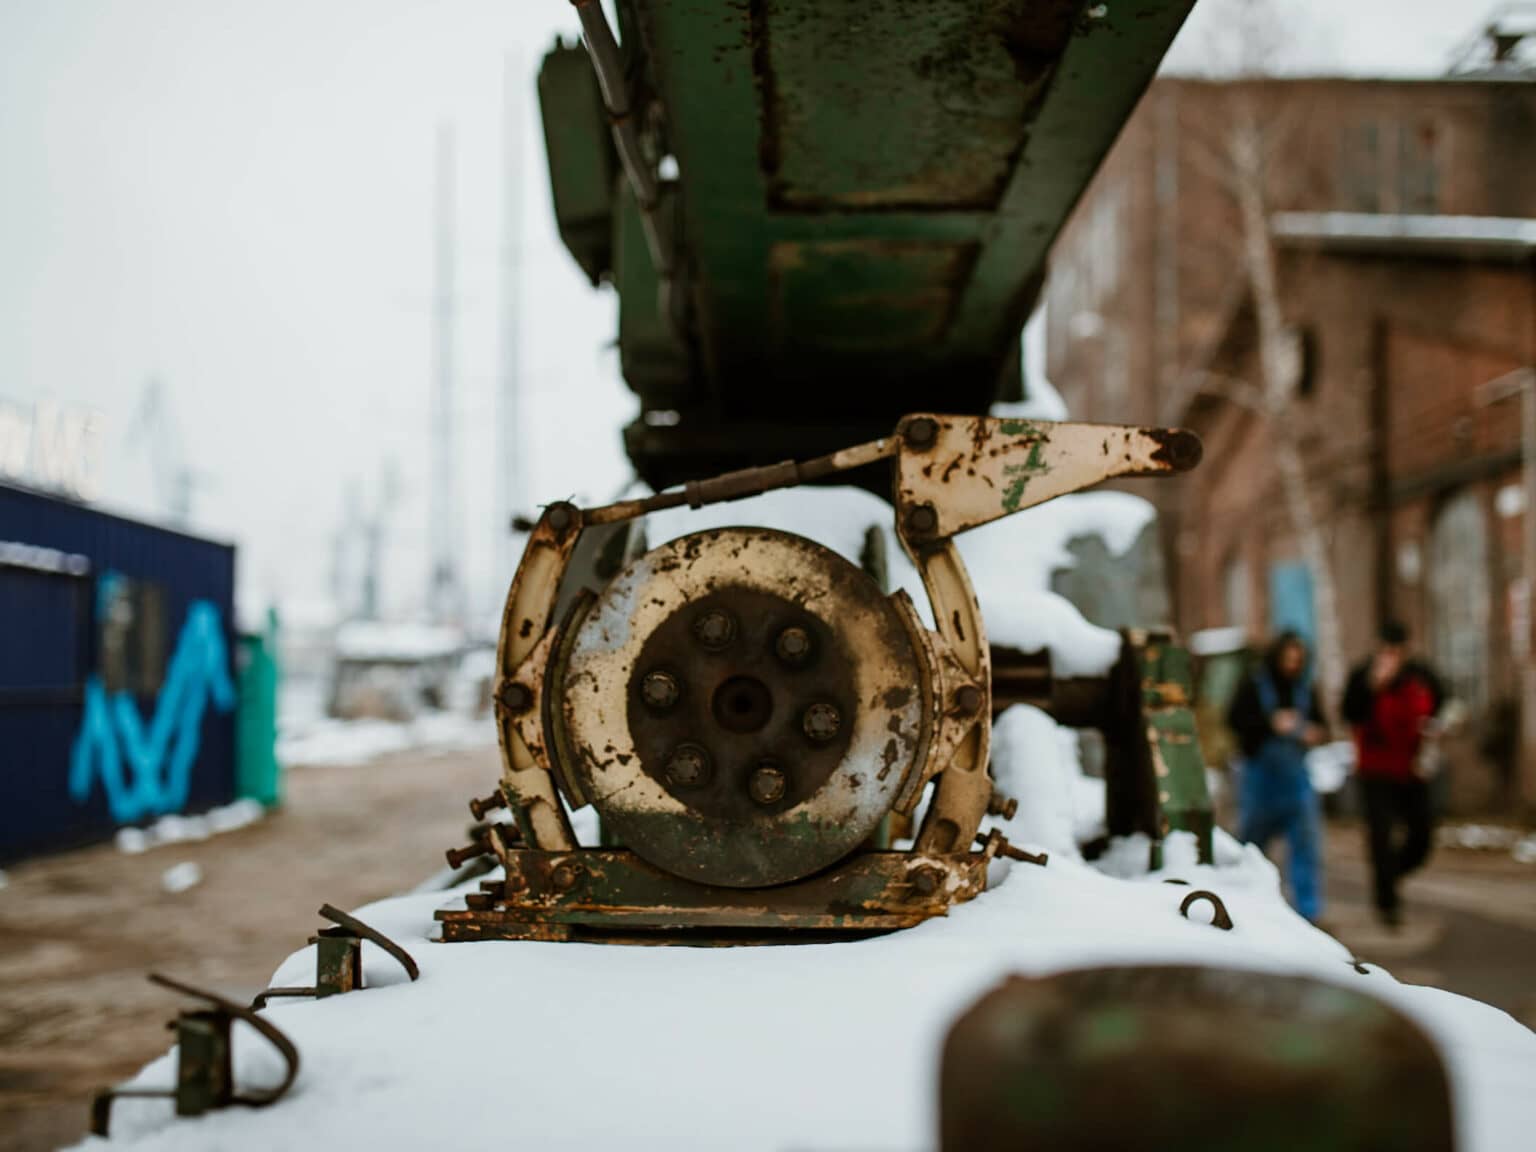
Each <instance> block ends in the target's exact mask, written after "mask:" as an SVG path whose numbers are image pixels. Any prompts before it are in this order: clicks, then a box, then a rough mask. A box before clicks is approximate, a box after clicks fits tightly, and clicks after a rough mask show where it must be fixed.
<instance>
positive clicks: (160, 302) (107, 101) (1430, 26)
mask: <svg viewBox="0 0 1536 1152" xmlns="http://www.w3.org/2000/svg"><path fill="white" fill-rule="evenodd" d="M1110 2H1111V5H1113V0H1110ZM1241 3H1242V0H1202V3H1201V4H1200V6H1199V8H1198V9H1197V11H1196V15H1195V16H1194V17H1193V18H1192V20H1191V22H1190V24H1189V25H1188V26H1187V27H1186V30H1185V32H1184V34H1183V35H1182V36H1181V38H1180V41H1179V43H1178V44H1177V45H1176V46H1175V51H1174V54H1173V57H1172V59H1173V60H1174V61H1176V62H1177V64H1178V65H1179V66H1180V67H1182V68H1185V69H1190V68H1200V67H1201V66H1202V65H1203V63H1204V62H1205V61H1207V60H1208V59H1209V58H1210V56H1211V54H1212V51H1213V49H1212V44H1213V43H1214V41H1213V39H1212V37H1213V36H1216V35H1217V34H1218V33H1219V31H1220V28H1221V25H1222V22H1223V17H1224V14H1225V13H1229V12H1230V11H1231V10H1232V8H1233V7H1234V5H1240V4H1241ZM1491 7H1493V5H1492V4H1489V3H1486V2H1484V0H1472V2H1470V3H1462V2H1456V3H1452V2H1450V0H1351V2H1350V3H1347V4H1341V3H1338V0H1281V3H1280V8H1281V9H1282V10H1283V11H1284V12H1285V14H1286V24H1287V26H1288V28H1289V29H1290V30H1291V31H1292V32H1293V33H1294V36H1293V39H1292V46H1291V49H1290V52H1289V56H1288V58H1287V60H1286V61H1285V63H1286V65H1287V67H1288V68H1289V69H1290V70H1299V71H1319V72H1338V71H1347V72H1351V73H1373V72H1374V73H1391V74H1398V75H1400V74H1435V73H1438V72H1440V71H1442V70H1443V69H1444V66H1445V63H1446V61H1447V58H1448V56H1449V54H1450V53H1451V51H1452V50H1453V49H1454V48H1455V46H1456V45H1457V44H1459V43H1461V42H1463V41H1464V40H1465V39H1466V38H1467V36H1468V35H1469V34H1470V33H1472V32H1473V31H1474V30H1475V29H1476V27H1477V26H1478V25H1479V24H1480V23H1481V21H1482V19H1483V17H1484V15H1485V13H1486V12H1487V10H1488V9H1489V8H1491ZM574 28H575V20H574V14H573V12H572V9H571V7H570V4H569V3H568V2H567V0H451V2H450V0H0V398H5V399H10V400H16V401H22V402H29V401H35V400H37V399H39V398H44V397H46V398H53V399H57V400H59V401H61V402H63V403H66V404H73V405H85V406H90V407H93V408H95V409H98V410H100V412H101V413H102V415H103V417H104V419H105V422H106V424H105V426H106V435H105V440H104V443H105V455H104V458H103V478H104V481H105V488H106V491H105V494H104V496H103V503H106V504H109V505H112V506H115V507H120V508H124V509H127V510H130V511H133V512H136V513H139V514H144V515H150V516H154V515H156V514H157V512H158V511H159V508H158V507H157V493H156V490H155V485H154V484H153V483H152V480H151V470H150V464H149V459H148V453H149V451H150V447H151V446H150V445H149V444H147V443H146V442H145V440H144V438H143V437H142V436H141V437H139V438H138V439H137V441H134V440H133V439H132V438H130V435H129V434H130V431H131V429H132V426H133V424H134V413H135V410H136V408H137V406H138V404H139V402H140V398H141V396H142V391H143V387H144V382H145V381H146V379H148V378H149V377H150V376H151V375H158V376H159V377H160V378H161V379H162V380H163V381H164V382H165V386H166V389H167V392H168V396H169V400H170V407H171V409H172V411H173V413H174V417H175V426H176V429H177V431H178V433H179V435H178V436H177V437H176V439H177V440H178V441H179V443H178V444H177V445H176V450H177V451H178V452H180V453H181V454H182V455H183V456H184V459H185V464H186V465H187V466H188V467H190V468H191V469H193V470H194V471H195V472H196V473H197V474H198V476H199V478H200V485H199V487H198V489H197V491H196V495H195V500H194V522H195V524H196V525H197V526H198V527H199V528H200V529H202V530H205V531H207V532H209V533H210V534H213V535H216V536H219V537H222V538H225V539H231V540H234V541H236V542H237V543H239V545H240V546H241V567H240V581H241V584H242V588H241V595H242V599H243V600H245V601H246V602H260V601H266V600H270V599H277V598H283V599H290V600H299V599H305V600H314V599H317V598H321V597H324V596H326V595H327V594H328V591H329V587H328V573H329V569H330V562H331V545H332V539H333V536H334V534H335V531H336V528H337V525H338V523H339V522H340V521H341V519H342V516H343V512H344V509H345V507H346V503H347V500H348V498H349V492H351V491H357V492H360V493H361V494H362V497H363V500H364V503H365V504H371V503H372V502H373V501H374V500H376V499H377V495H378V492H379V489H380V484H379V478H380V476H381V475H382V471H383V469H384V467H385V465H386V461H390V460H392V461H393V462H394V463H395V466H396V467H397V468H398V471H399V476H400V481H401V486H400V487H401V494H400V498H399V500H398V503H397V504H396V506H395V509H394V513H393V516H392V519H391V521H390V531H389V535H388V557H389V560H388V565H387V568H386V585H385V590H384V591H385V596H386V600H387V602H388V604H389V605H390V606H391V607H392V609H394V610H395V611H397V612H402V613H403V612H408V611H410V610H411V609H412V608H413V607H415V606H417V605H419V604H420V602H421V596H422V592H423V588H424V584H425V580H426V574H427V571H428V566H427V565H428V562H427V556H426V542H427V536H428V518H429V514H430V512H429V508H428V500H427V489H426V479H427V460H428V451H429V444H428V439H427V435H426V429H427V419H428V413H429V410H430V409H429V402H428V398H429V394H430V393H429V382H430V347H431V345H430V303H431V292H432V281H431V270H432V179H433V159H432V158H433V148H434V136H435V133H436V130H437V126H438V124H440V123H443V122H449V123H451V124H453V126H454V129H455V132H456V137H457V153H458V160H459V167H458V172H459V181H458V188H459V194H458V198H457V206H458V224H459V243H458V245H457V252H456V256H457V261H458V267H459V291H460V297H461V300H460V304H461V307H460V310H459V323H458V331H457V341H456V350H457V358H458V365H459V373H458V379H457V388H458V400H457V404H456V412H455V428H456V433H457V445H458V471H457V476H458V484H459V495H460V499H459V507H460V510H461V511H460V516H459V524H460V538H461V541H462V545H463V549H464V560H465V569H466V576H467V579H468V582H469V588H470V591H471V593H472V594H473V596H474V598H475V602H476V604H477V605H479V606H481V607H482V608H483V607H484V606H487V605H489V604H491V603H493V602H494V600H495V599H496V598H497V597H498V596H499V589H497V587H496V585H497V582H498V580H500V579H502V578H503V577H501V576H500V575H499V573H498V572H497V571H496V567H497V566H496V564H495V561H494V556H495V551H496V543H497V539H498V534H497V525H496V523H495V519H494V510H495V502H494V498H493V486H494V484H495V483H496V475H497V472H496V464H495V420H496V411H497V408H496V388H497V379H498V344H497V328H498V301H499V294H498V291H499V290H498V260H499V252H500V246H501V225H500V220H501V214H500V204H501V201H502V197H503V184H502V179H501V172H502V156H501V126H500V122H501V107H502V103H503V101H502V73H503V67H504V64H505V62H506V61H507V60H508V59H511V60H512V61H513V64H514V67H515V68H516V69H517V70H518V71H519V72H520V73H521V74H522V75H524V76H525V80H524V83H523V84H522V86H521V90H522V91H523V92H524V93H525V98H524V99H523V101H522V119H523V126H522V131H521V136H522V141H523V147H522V168H523V172H524V177H523V181H522V183H521V188H520V192H521V201H522V206H523V210H522V229H521V251H522V260H521V269H522V275H521V293H522V300H523V302H524V305H525V307H524V309H523V318H522V321H521V331H522V335H523V340H522V346H521V352H520V357H519V364H520V380H521V385H522V390H523V400H522V405H523V411H524V414H525V417H526V421H525V422H526V426H527V428H528V432H527V434H526V435H525V437H524V441H523V451H524V453H525V463H524V466H523V469H522V471H523V475H524V477H525V478H526V481H527V504H528V505H529V506H532V505H533V504H535V503H544V502H547V501H549V500H551V499H555V498H559V497H564V496H570V495H582V496H586V497H589V498H593V499H605V498H607V497H609V496H611V495H612V493H613V492H614V491H615V490H616V489H617V488H618V487H619V486H620V485H621V484H623V483H624V481H625V479H626V476H627V469H626V465H625V462H624V460H623V456H622V450H621V447H620V443H619V439H618V428H619V427H620V426H621V425H622V424H623V423H624V422H626V421H627V420H628V419H629V418H630V417H631V415H632V413H633V412H634V410H635V402H634V400H633V398H632V396H631V395H630V394H629V393H628V392H627V390H626V389H625V388H624V386H623V384H622V382H621V381H620V380H619V378H618V372H617V356H616V355H615V353H614V351H613V350H612V349H611V347H610V345H611V342H612V339H613V336H614V325H615V315H616V314H615V308H614V304H613V298H612V296H611V294H609V293H607V292H603V293H598V292H595V291H593V290H592V289H590V288H589V287H588V286H587V284H586V282H585V280H584V279H583V278H582V277H581V276H580V274H579V272H578V271H577V270H576V267H575V265H574V263H573V262H572V261H571V260H570V259H569V258H568V257H567V256H566V254H565V252H564V249H563V248H561V247H560V245H559V241H558V239H557V237H556V235H555V231H554V225H553V219H552V214H551V210H550V206H549V193H548V183H547V180H546V177H545V172H544V160H543V143H542V137H541V133H540V130H539V128H538V122H537V119H536V108H535V107H534V98H533V88H532V83H533V81H532V77H533V74H534V72H535V71H536V69H537V66H538V60H539V57H540V56H541V55H542V53H543V51H544V50H545V49H546V48H547V47H548V45H549V44H550V42H551V41H552V39H553V37H554V36H555V34H556V32H557V31H566V32H574Z"/></svg>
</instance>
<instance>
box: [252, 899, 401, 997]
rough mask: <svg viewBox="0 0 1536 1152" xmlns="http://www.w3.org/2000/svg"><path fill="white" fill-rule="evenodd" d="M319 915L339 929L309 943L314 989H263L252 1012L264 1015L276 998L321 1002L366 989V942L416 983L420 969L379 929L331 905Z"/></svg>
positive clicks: (322, 932) (326, 930) (321, 933)
mask: <svg viewBox="0 0 1536 1152" xmlns="http://www.w3.org/2000/svg"><path fill="white" fill-rule="evenodd" d="M320 915H321V916H322V917H323V918H325V919H326V920H329V921H330V922H331V923H332V924H334V925H336V926H335V927H334V928H322V929H320V931H319V932H318V933H317V934H316V935H314V936H311V937H310V938H309V942H310V943H311V944H314V945H316V951H315V984H314V987H312V988H267V989H264V990H263V991H261V992H258V993H257V994H256V999H254V1000H252V1001H251V1011H253V1012H259V1011H261V1009H263V1008H265V1007H266V1006H267V1001H268V1000H270V999H272V998H273V997H274V996H313V997H315V998H317V999H319V998H323V997H326V996H335V995H338V994H340V993H342V992H355V991H358V990H360V989H361V988H362V987H363V941H364V940H368V941H370V942H371V943H374V944H377V945H378V946H379V947H380V948H382V949H384V951H386V952H388V953H389V954H390V955H391V956H393V957H394V958H395V959H396V960H398V961H399V962H400V967H402V968H404V969H405V974H406V975H407V976H409V977H410V978H411V979H412V980H413V981H414V980H416V979H417V978H418V977H419V976H420V975H421V969H420V968H418V967H417V966H416V961H415V960H413V959H412V958H411V955H410V953H408V952H407V951H406V950H405V949H404V948H402V947H400V945H398V944H396V943H395V942H394V941H393V940H391V939H390V938H389V937H388V936H386V935H384V933H382V932H380V931H378V929H376V928H370V927H369V926H368V925H367V924H364V923H363V922H362V921H361V920H359V919H358V918H357V917H356V916H353V915H351V914H350V913H347V912H343V911H342V910H341V909H340V908H337V907H336V906H335V905H332V904H324V905H322V906H321V908H320Z"/></svg>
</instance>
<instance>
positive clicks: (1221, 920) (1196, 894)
mask: <svg viewBox="0 0 1536 1152" xmlns="http://www.w3.org/2000/svg"><path fill="white" fill-rule="evenodd" d="M1201 900H1204V901H1206V902H1207V903H1208V904H1210V906H1211V927H1212V928H1220V929H1221V930H1222V931H1223V932H1230V931H1231V930H1232V917H1231V916H1229V915H1228V914H1227V906H1226V905H1225V904H1223V903H1222V902H1221V897H1220V896H1218V895H1216V893H1214V892H1208V891H1207V890H1206V889H1204V888H1197V889H1195V890H1194V891H1193V892H1191V893H1190V894H1189V895H1188V896H1186V897H1184V901H1183V903H1181V904H1180V905H1179V915H1180V916H1182V917H1184V919H1186V920H1188V919H1189V910H1190V908H1191V907H1192V906H1193V905H1195V904H1196V903H1198V902H1199V901H1201Z"/></svg>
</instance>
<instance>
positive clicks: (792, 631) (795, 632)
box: [773, 624, 811, 668]
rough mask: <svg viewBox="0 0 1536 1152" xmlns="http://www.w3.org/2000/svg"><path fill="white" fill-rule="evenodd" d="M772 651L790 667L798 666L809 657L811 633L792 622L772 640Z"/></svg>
mask: <svg viewBox="0 0 1536 1152" xmlns="http://www.w3.org/2000/svg"><path fill="white" fill-rule="evenodd" d="M773 651H774V653H775V654H776V655H777V656H778V658H779V659H780V660H782V661H784V663H786V664H788V665H789V666H790V667H792V668H794V667H799V666H800V665H801V664H804V663H805V662H806V661H807V660H809V659H810V658H811V634H810V633H809V632H807V631H806V630H805V629H804V628H801V627H800V626H799V625H798V624H792V625H790V626H789V627H788V628H786V629H784V631H782V632H780V633H779V636H778V639H777V640H775V641H774V642H773Z"/></svg>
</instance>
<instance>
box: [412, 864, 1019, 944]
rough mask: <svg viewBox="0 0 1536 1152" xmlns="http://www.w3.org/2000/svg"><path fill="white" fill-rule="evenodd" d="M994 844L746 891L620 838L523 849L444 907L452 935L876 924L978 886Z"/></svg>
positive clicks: (890, 927)
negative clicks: (501, 873) (706, 879)
mask: <svg viewBox="0 0 1536 1152" xmlns="http://www.w3.org/2000/svg"><path fill="white" fill-rule="evenodd" d="M996 850H997V846H996V845H995V844H989V845H987V846H986V847H984V848H983V849H982V850H981V851H979V852H958V853H949V854H942V855H932V854H924V853H916V852H900V851H894V852H893V851H880V852H875V851H871V852H858V853H855V854H854V855H852V856H850V857H848V858H847V859H845V860H844V861H843V862H842V863H840V864H839V865H837V866H836V867H834V868H832V869H830V870H828V871H826V872H822V873H818V874H817V875H815V876H811V877H808V878H806V879H805V880H801V881H797V882H796V883H794V884H784V885H777V886H775V887H772V888H765V889H755V890H752V891H751V892H750V894H748V893H741V895H742V896H743V897H745V898H743V899H736V900H732V899H730V896H731V895H732V894H733V893H732V892H731V891H730V890H722V889H720V888H718V887H715V886H713V885H708V884H698V883H695V882H694V881H691V880H686V879H683V878H682V877H679V876H675V875H673V874H672V873H670V872H667V871H664V870H663V869H660V868H657V867H655V866H653V865H651V864H647V863H646V862H645V861H644V860H641V859H640V858H639V857H637V856H636V855H635V854H634V853H632V852H628V851H624V850H622V849H601V848H594V849H582V850H580V851H576V852H539V851H534V850H519V851H513V852H509V853H508V854H507V860H508V871H507V880H506V883H505V884H502V883H491V882H488V883H486V884H484V885H483V889H484V890H483V892H482V893H479V894H476V895H478V896H481V897H483V898H482V899H476V898H475V897H474V896H471V897H470V900H469V902H468V906H467V907H465V908H462V909H460V908H444V909H440V910H439V911H438V912H437V914H436V915H437V919H438V920H439V921H441V922H442V925H443V939H444V940H448V941H463V940H482V939H515V940H572V939H584V940H603V941H615V940H618V941H628V940H632V939H636V938H638V937H641V936H646V935H655V936H656V937H658V938H656V939H652V940H651V942H653V943H668V942H671V943H681V944H694V943H698V942H699V940H698V937H697V935H696V934H695V933H697V932H699V931H703V932H706V933H724V934H731V935H730V936H729V941H728V942H741V943H748V942H754V941H755V940H757V939H759V938H761V939H764V940H766V939H769V938H772V936H773V935H774V934H775V933H776V932H780V931H783V930H785V929H796V930H802V931H810V932H825V933H835V934H837V935H839V936H841V937H850V936H869V935H878V934H880V933H884V932H891V931H895V930H897V929H900V928H909V927H912V926H913V925H915V924H919V923H921V922H922V921H924V920H927V919H930V918H932V917H934V916H942V915H944V914H945V913H947V911H948V910H949V908H950V906H951V905H953V904H956V903H960V902H963V901H965V900H970V899H972V898H973V897H975V896H977V895H979V894H980V893H981V891H982V890H983V889H984V888H985V887H986V876H987V864H988V863H989V862H990V861H991V859H992V858H993V855H994V853H995V851H996ZM754 933H755V934H757V935H752V934H754Z"/></svg>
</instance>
